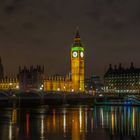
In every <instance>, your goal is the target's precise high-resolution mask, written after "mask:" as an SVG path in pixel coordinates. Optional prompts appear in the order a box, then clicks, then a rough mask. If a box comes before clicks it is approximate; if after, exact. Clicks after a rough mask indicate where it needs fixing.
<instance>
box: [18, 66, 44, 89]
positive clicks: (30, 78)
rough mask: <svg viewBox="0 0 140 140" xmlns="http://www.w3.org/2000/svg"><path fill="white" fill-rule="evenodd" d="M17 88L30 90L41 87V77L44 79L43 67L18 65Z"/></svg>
mask: <svg viewBox="0 0 140 140" xmlns="http://www.w3.org/2000/svg"><path fill="white" fill-rule="evenodd" d="M17 77H18V80H19V88H20V89H21V90H31V89H36V90H39V89H41V90H42V89H43V86H42V85H43V79H44V67H41V66H36V67H33V66H31V67H30V68H27V67H25V66H24V68H21V67H19V72H18V76H17Z"/></svg>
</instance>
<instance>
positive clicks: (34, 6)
mask: <svg viewBox="0 0 140 140" xmlns="http://www.w3.org/2000/svg"><path fill="white" fill-rule="evenodd" d="M139 7H140V0H0V55H1V57H2V61H3V65H4V68H5V73H6V74H8V75H9V74H11V75H12V74H14V73H17V70H18V66H19V65H21V66H23V65H25V64H26V65H28V66H29V65H35V64H41V65H44V66H45V73H46V75H49V74H54V73H61V74H65V73H68V72H69V71H70V47H71V44H72V43H73V37H74V34H75V30H76V27H77V26H79V28H80V34H81V38H82V41H83V43H84V45H85V50H86V52H85V53H86V55H85V57H86V58H85V59H86V75H90V74H96V75H103V73H104V72H105V70H106V69H107V67H108V65H109V64H110V63H113V64H118V63H120V62H122V64H123V65H125V66H126V67H128V66H129V63H130V62H131V61H133V62H134V64H135V66H137V67H140V8H139Z"/></svg>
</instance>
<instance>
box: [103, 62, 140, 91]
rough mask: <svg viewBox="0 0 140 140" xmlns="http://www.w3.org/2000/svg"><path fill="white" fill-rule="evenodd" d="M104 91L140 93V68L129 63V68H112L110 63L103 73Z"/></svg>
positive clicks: (120, 66)
mask: <svg viewBox="0 0 140 140" xmlns="http://www.w3.org/2000/svg"><path fill="white" fill-rule="evenodd" d="M104 84H105V87H104V91H105V92H112V93H130V92H131V93H140V68H135V67H134V66H133V63H131V66H130V68H123V67H122V65H121V64H119V67H118V68H117V66H115V67H114V68H112V65H111V64H110V66H109V68H108V70H107V72H106V73H105V75H104Z"/></svg>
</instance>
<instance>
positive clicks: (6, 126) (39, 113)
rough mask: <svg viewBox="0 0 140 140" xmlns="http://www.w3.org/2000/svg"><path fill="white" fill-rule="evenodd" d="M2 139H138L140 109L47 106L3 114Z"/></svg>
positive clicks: (10, 110) (5, 111) (0, 126)
mask: <svg viewBox="0 0 140 140" xmlns="http://www.w3.org/2000/svg"><path fill="white" fill-rule="evenodd" d="M0 130H1V132H0V140H19V139H24V140H30V139H33V140H46V139H57V140H59V139H60V140H63V139H64V140H67V139H70V140H86V139H89V140H90V139H93V138H94V140H98V139H104V140H112V139H113V138H115V140H119V139H124V140H126V139H139V138H140V108H139V107H130V106H129V107H121V106H116V107H115V106H104V107H86V106H75V107H65V106H64V107H48V108H33V109H21V110H19V109H16V108H14V109H5V110H1V111H0Z"/></svg>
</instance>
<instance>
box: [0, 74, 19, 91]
mask: <svg viewBox="0 0 140 140" xmlns="http://www.w3.org/2000/svg"><path fill="white" fill-rule="evenodd" d="M0 89H2V90H17V89H19V81H18V79H17V78H7V77H5V78H3V79H1V80H0Z"/></svg>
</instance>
